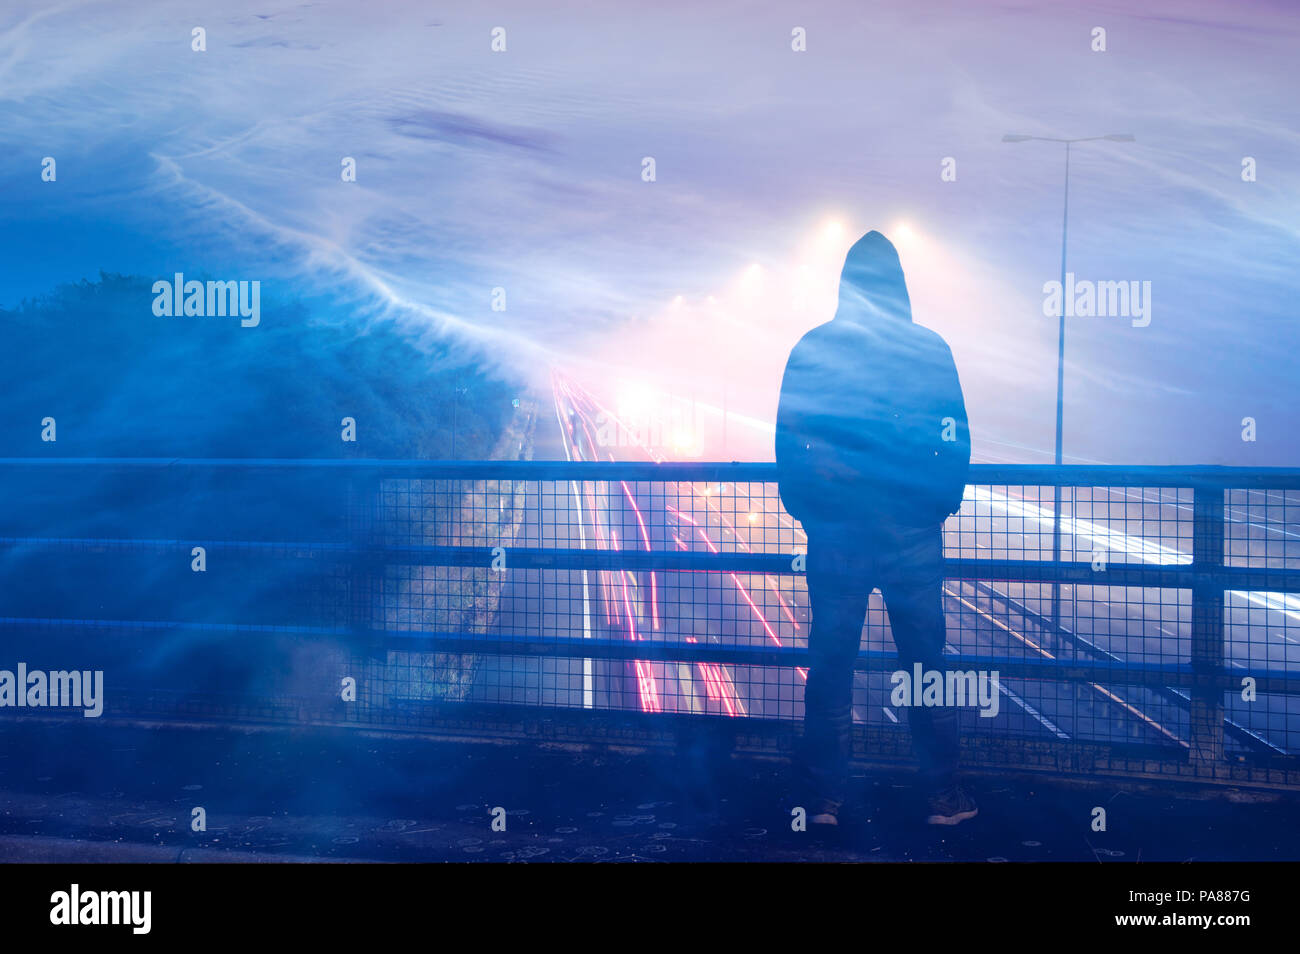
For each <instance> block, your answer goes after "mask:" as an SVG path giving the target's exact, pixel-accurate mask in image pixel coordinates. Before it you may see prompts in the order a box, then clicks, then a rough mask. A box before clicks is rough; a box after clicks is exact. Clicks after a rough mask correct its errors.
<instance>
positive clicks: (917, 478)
mask: <svg viewBox="0 0 1300 954" xmlns="http://www.w3.org/2000/svg"><path fill="white" fill-rule="evenodd" d="M776 462H777V473H778V481H779V484H780V491H781V500H782V502H783V503H784V504H785V507H786V509H787V510H788V511H789V512H790V514H791V515H792V516H794V517H795V518H797V519H798V520H799V521H800V523H802V524H803V528H804V532H805V533H807V535H808V556H807V576H808V593H809V599H810V601H811V603H812V630H811V633H810V635H809V637H808V648H809V651H810V653H811V654H812V664H811V665H810V667H809V669H808V683H807V686H806V688H805V691H804V738H803V752H802V754H801V755H802V757H801V762H802V767H803V771H804V774H805V777H806V778H805V781H806V785H807V788H808V789H809V791H808V792H807V793H806V794H808V795H809V796H810V797H811V800H812V801H811V806H810V808H809V814H810V816H811V821H812V822H813V823H814V824H816V825H833V824H837V823H838V822H837V816H838V812H839V809H840V806H841V804H842V803H843V802H844V800H845V797H846V794H847V791H846V790H847V788H848V763H849V755H850V745H851V729H852V722H853V716H852V703H853V678H854V669H853V663H854V660H855V658H856V657H857V654H858V647H859V643H860V641H861V638H862V625H863V619H864V616H865V615H866V610H867V600H868V598H869V597H870V595H871V591H872V590H873V589H874V588H876V587H879V588H880V591H881V595H882V596H883V597H884V600H885V606H886V609H887V610H888V613H889V622H890V628H891V630H892V632H893V636H894V643H895V644H896V645H897V647H898V655H899V662H900V664H901V668H903V669H905V670H907V671H908V672H909V673H910V672H911V671H912V667H913V665H914V664H915V663H918V662H919V663H920V664H921V666H922V668H923V670H924V671H927V672H929V671H937V672H944V670H945V666H944V662H943V647H944V638H945V622H944V615H943V596H942V587H943V564H942V557H943V530H942V528H943V522H944V520H946V519H947V517H948V515H949V514H952V513H955V512H956V511H957V509H958V508H959V507H960V506H961V498H962V493H963V491H964V489H965V484H966V474H967V469H968V467H969V465H970V432H969V429H968V426H967V422H966V405H965V401H964V399H963V397H962V391H961V382H960V381H959V380H958V377H957V368H956V366H955V364H954V363H953V359H952V353H951V352H950V351H949V350H948V346H947V344H945V343H944V340H943V339H942V338H941V337H939V335H938V334H936V333H935V332H933V331H930V330H929V329H927V328H923V327H921V326H919V325H915V324H913V323H912V308H911V303H910V301H909V299H908V295H907V284H906V283H905V281H904V279H903V269H902V266H901V265H900V264H899V260H898V252H897V251H896V250H895V249H894V246H893V245H892V244H891V243H890V241H889V240H888V239H887V238H885V237H884V236H883V235H881V234H880V233H879V232H868V233H867V234H866V235H864V236H863V237H862V238H861V239H859V240H858V241H857V242H856V243H855V244H854V246H853V247H852V248H851V249H849V253H848V257H847V258H846V259H845V262H844V271H843V273H842V274H841V276H840V294H839V307H838V309H837V311H836V312H835V317H834V319H833V320H831V321H829V322H827V323H826V324H823V325H819V326H818V327H816V328H814V329H813V330H812V331H809V332H808V333H807V334H806V335H804V336H803V338H802V339H800V341H799V343H798V344H797V345H796V346H795V348H794V350H793V351H792V352H790V360H789V362H788V363H787V364H786V369H785V378H784V380H783V381H782V383H781V403H780V407H779V409H778V412H777V422H776ZM908 722H909V725H910V727H911V731H912V739H913V748H914V751H915V753H916V756H917V760H918V762H919V763H920V768H921V777H922V780H923V782H924V784H925V786H926V795H927V801H928V817H927V821H929V822H930V823H931V824H946V825H955V824H957V823H958V822H961V821H963V820H965V819H967V818H971V817H974V815H975V814H976V807H975V803H974V801H973V800H972V799H971V798H970V797H969V796H968V795H967V794H966V793H965V792H964V791H962V789H961V788H960V787H959V786H958V785H957V779H956V771H957V753H958V749H957V712H956V710H955V709H953V708H951V707H948V706H940V707H912V708H909V709H908ZM823 830H824V829H823Z"/></svg>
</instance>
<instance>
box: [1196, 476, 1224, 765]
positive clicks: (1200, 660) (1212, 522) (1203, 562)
mask: <svg viewBox="0 0 1300 954" xmlns="http://www.w3.org/2000/svg"><path fill="white" fill-rule="evenodd" d="M1223 496H1224V489H1223V488H1222V487H1218V486H1213V485H1211V486H1199V485H1198V486H1196V487H1195V488H1193V490H1192V571H1193V573H1194V574H1195V578H1194V581H1193V584H1192V648H1191V665H1192V672H1193V673H1195V674H1196V675H1197V676H1198V677H1201V678H1200V679H1198V680H1197V682H1196V685H1194V686H1193V687H1192V704H1191V725H1190V733H1191V739H1190V744H1191V752H1190V753H1189V758H1190V760H1191V764H1192V767H1193V769H1194V770H1195V772H1196V774H1197V775H1200V776H1213V775H1214V774H1215V773H1216V772H1217V771H1218V770H1219V769H1220V767H1221V766H1222V765H1223V689H1222V688H1221V687H1219V686H1217V685H1215V684H1214V683H1213V681H1212V680H1213V678H1214V677H1215V676H1217V675H1219V674H1220V673H1221V672H1222V671H1223V661H1224V645H1223V643H1224V631H1223V581H1222V580H1212V579H1207V578H1206V575H1207V574H1215V573H1218V571H1219V570H1221V569H1223V536H1224V534H1223Z"/></svg>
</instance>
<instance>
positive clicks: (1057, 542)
mask: <svg viewBox="0 0 1300 954" xmlns="http://www.w3.org/2000/svg"><path fill="white" fill-rule="evenodd" d="M1103 139H1104V140H1106V141H1107V142H1134V141H1135V137H1134V136H1133V134H1132V133H1110V134H1109V135H1106V136H1087V137H1084V138H1081V139H1055V138H1052V137H1050V136H1024V135H1020V134H1018V133H1007V134H1006V135H1005V136H1003V137H1002V141H1003V142H1029V141H1031V140H1033V141H1035V142H1063V143H1065V203H1064V211H1063V212H1062V214H1061V317H1060V322H1059V326H1058V329H1057V335H1056V457H1055V461H1056V466H1058V467H1059V466H1061V421H1062V418H1063V416H1064V405H1065V238H1066V230H1067V228H1068V227H1069V224H1070V147H1071V146H1072V145H1074V144H1075V143H1076V142H1097V141H1099V140H1103ZM1057 479H1058V481H1059V479H1060V478H1059V475H1058V478H1057ZM1052 507H1053V509H1052V565H1053V566H1058V565H1059V564H1060V562H1061V485H1060V483H1059V482H1058V483H1057V484H1056V485H1055V488H1054V493H1053V505H1052ZM1060 616H1061V584H1060V581H1054V582H1053V583H1052V625H1053V626H1054V627H1059V626H1060V623H1061V619H1060Z"/></svg>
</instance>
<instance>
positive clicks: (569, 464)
mask: <svg viewBox="0 0 1300 954" xmlns="http://www.w3.org/2000/svg"><path fill="white" fill-rule="evenodd" d="M47 467H48V468H64V467H66V468H78V467H92V468H101V469H105V470H111V469H146V470H165V469H178V470H180V469H210V470H222V469H227V470H287V471H292V470H303V471H315V470H319V471H351V472H356V473H359V474H366V475H369V476H376V477H408V478H412V479H415V478H419V477H423V476H429V477H431V478H473V479H488V480H490V479H494V478H496V479H519V480H548V479H549V480H609V479H623V480H682V481H692V480H694V481H701V480H703V481H714V480H720V481H754V482H773V481H775V480H776V475H777V470H776V464H774V463H771V462H759V461H731V462H726V461H664V462H663V463H658V464H656V463H653V462H650V461H635V462H629V461H567V460H383V459H371V458H357V459H351V460H348V459H340V458H312V457H298V458H289V457H283V458H280V457H0V470H2V469H22V468H47ZM967 482H968V483H970V484H980V485H985V484H992V485H1025V486H1040V487H1041V486H1055V485H1057V484H1060V485H1061V486H1066V487H1106V486H1111V487H1117V486H1129V487H1136V486H1141V487H1194V486H1202V487H1223V488H1232V489H1243V488H1249V487H1266V488H1270V489H1292V488H1295V489H1300V467H1236V466H1220V465H1215V464H1195V465H1146V464H1133V465H1130V464H1061V465H1057V464H988V463H975V464H972V465H971V468H970V475H969V477H968V480H967Z"/></svg>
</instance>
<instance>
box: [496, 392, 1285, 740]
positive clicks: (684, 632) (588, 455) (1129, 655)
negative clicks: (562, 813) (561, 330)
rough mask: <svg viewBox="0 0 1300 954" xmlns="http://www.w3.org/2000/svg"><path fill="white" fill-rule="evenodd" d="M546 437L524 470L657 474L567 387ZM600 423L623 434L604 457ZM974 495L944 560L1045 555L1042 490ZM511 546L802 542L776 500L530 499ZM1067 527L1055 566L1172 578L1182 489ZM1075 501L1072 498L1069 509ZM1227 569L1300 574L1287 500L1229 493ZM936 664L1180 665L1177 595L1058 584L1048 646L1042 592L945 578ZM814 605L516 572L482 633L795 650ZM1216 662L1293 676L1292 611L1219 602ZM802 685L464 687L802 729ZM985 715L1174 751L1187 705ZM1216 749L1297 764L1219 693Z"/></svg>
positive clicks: (1141, 698)
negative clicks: (560, 464)
mask: <svg viewBox="0 0 1300 954" xmlns="http://www.w3.org/2000/svg"><path fill="white" fill-rule="evenodd" d="M554 407H555V416H554V423H553V426H552V427H549V428H547V427H543V426H542V425H541V424H540V423H539V427H538V445H537V447H536V448H535V453H534V456H535V457H537V458H567V459H571V460H593V459H599V460H637V461H645V460H647V459H650V460H658V459H662V458H661V456H660V452H659V451H658V450H656V449H655V448H651V447H644V446H637V443H636V440H635V435H632V433H631V428H630V427H624V425H622V423H621V422H619V421H618V418H617V416H616V415H615V414H614V413H613V412H612V411H610V410H609V408H608V407H606V406H604V405H602V403H601V402H600V401H599V399H598V398H596V397H595V396H594V395H592V394H590V393H589V392H587V391H586V390H585V389H583V388H582V387H581V386H580V385H578V384H577V383H576V382H573V381H571V380H568V379H566V378H564V377H562V376H558V375H557V376H556V378H555V388H554ZM611 422H613V423H614V425H616V426H618V427H623V428H624V429H623V430H622V431H619V432H617V433H618V434H619V436H620V439H619V440H616V441H611V440H609V435H610V433H611ZM1038 492H1039V489H1038V488H987V487H978V488H977V487H972V488H969V489H968V495H967V500H966V502H965V504H964V506H963V509H962V511H961V512H960V513H959V514H958V515H957V516H955V517H954V518H952V519H951V520H950V521H949V522H948V526H947V530H946V546H947V552H948V555H949V556H987V557H1011V558H1015V557H1016V556H1023V557H1025V558H1029V559H1040V558H1041V559H1048V558H1050V555H1051V507H1052V501H1051V491H1050V489H1048V488H1043V489H1042V493H1043V494H1044V497H1043V498H1042V499H1037V498H1034V497H1032V496H1029V495H1032V494H1036V493H1038ZM529 493H530V495H533V496H530V497H529V500H528V504H527V510H528V512H529V516H528V519H526V521H525V526H524V529H523V539H522V542H523V543H524V544H525V545H529V546H537V545H541V546H574V547H595V548H600V549H655V550H659V549H667V550H672V549H681V550H693V551H701V552H702V551H706V550H707V551H712V552H720V551H721V552H734V551H745V550H753V551H755V552H783V553H788V552H792V551H794V550H798V549H802V548H803V546H804V542H805V541H804V537H803V534H802V532H801V530H800V529H799V528H798V526H797V524H795V523H794V522H793V521H792V520H791V518H790V517H789V516H788V515H787V514H786V513H785V512H784V510H783V509H782V508H781V507H780V504H779V500H778V498H777V496H776V488H775V487H774V486H773V485H770V484H741V485H707V484H699V483H694V484H690V483H676V482H674V483H663V482H656V483H649V482H630V483H623V482H608V481H601V482H596V481H587V482H559V481H551V482H541V483H538V482H532V483H531V484H530V485H529ZM1075 494H1076V497H1075V500H1074V502H1073V506H1072V508H1069V507H1067V509H1066V511H1065V512H1066V513H1067V514H1068V515H1070V517H1069V519H1067V520H1065V521H1064V522H1063V527H1062V555H1063V558H1064V559H1067V560H1072V559H1077V560H1083V561H1088V560H1091V559H1092V558H1093V557H1094V555H1099V554H1101V553H1103V552H1104V554H1105V556H1106V559H1107V560H1108V561H1110V562H1112V563H1115V562H1146V563H1153V564H1159V563H1180V562H1181V563H1185V562H1189V561H1190V553H1191V539H1190V532H1191V501H1190V492H1189V491H1185V490H1173V489H1150V488H1148V489H1140V488H1139V489H1135V488H1092V489H1080V490H1078V491H1075ZM1068 502H1069V498H1068V496H1067V504H1068ZM1227 511H1228V519H1229V521H1230V523H1229V527H1228V537H1229V540H1230V553H1231V554H1233V555H1235V556H1236V557H1237V558H1238V559H1240V560H1242V561H1261V560H1262V559H1263V558H1264V556H1265V555H1267V556H1268V557H1269V559H1270V560H1272V561H1273V565H1281V562H1280V561H1281V560H1286V561H1287V563H1288V564H1290V565H1294V562H1295V561H1296V560H1297V559H1300V498H1298V497H1297V495H1295V494H1283V493H1280V492H1264V491H1258V492H1250V493H1246V492H1240V493H1238V494H1234V495H1233V497H1232V498H1230V501H1229V506H1228V508H1227ZM945 608H946V611H947V615H948V648H949V651H951V652H960V653H963V654H971V655H980V656H992V657H999V656H1000V657H1004V658H1006V657H1011V658H1020V657H1027V658H1035V657H1048V656H1050V657H1055V658H1080V659H1107V658H1110V659H1120V660H1133V661H1135V662H1136V661H1141V660H1146V661H1159V662H1184V663H1185V662H1186V661H1187V659H1188V653H1189V649H1190V631H1191V626H1190V594H1189V593H1188V592H1187V591H1180V590H1157V589H1138V588H1120V587H1105V586H1095V587H1094V586H1077V587H1076V586H1068V585H1067V586H1063V587H1062V594H1061V622H1062V631H1061V632H1056V631H1053V630H1052V629H1050V628H1049V627H1047V626H1046V625H1044V623H1045V619H1044V618H1045V617H1046V616H1047V615H1048V614H1049V613H1050V589H1049V587H1046V586H1042V585H1036V584H1008V583H1000V582H998V583H987V582H966V581H960V582H959V581H950V582H949V583H948V584H947V585H946V587H945ZM808 619H809V613H808V603H807V594H806V589H805V587H804V584H803V580H802V578H801V577H796V576H792V575H784V576H779V577H777V576H768V575H761V574H731V573H723V574H705V573H683V572H630V571H623V572H617V571H590V572H579V571H515V572H513V573H511V574H510V577H509V578H508V581H507V583H506V585H505V588H504V590H503V593H502V599H501V604H500V610H499V616H498V620H497V624H496V631H498V632H500V633H502V634H515V635H525V634H527V635H530V636H535V635H542V636H544V637H552V638H557V639H563V638H574V639H579V638H581V637H583V636H588V637H604V638H616V639H627V640H632V641H638V640H662V641H678V640H681V641H688V642H696V641H698V642H708V643H716V644H719V645H745V644H751V645H763V644H767V645H782V646H803V645H805V640H806V637H807V632H808ZM1225 624H1226V627H1227V632H1228V636H1229V641H1228V644H1227V662H1228V664H1229V665H1230V666H1231V667H1233V668H1234V669H1240V670H1241V671H1242V674H1243V675H1248V674H1249V673H1250V672H1251V671H1252V669H1260V668H1268V669H1274V670H1277V669H1289V668H1292V667H1295V666H1297V665H1300V599H1297V598H1296V597H1283V596H1281V595H1279V594H1261V593H1251V594H1245V593H1230V594H1229V596H1228V599H1227V603H1226V606H1225ZM864 648H868V649H878V650H886V651H892V649H893V646H892V642H891V641H890V639H889V636H888V621H887V615H886V613H885V607H884V606H883V603H882V602H881V601H880V599H879V595H878V594H875V595H873V597H872V603H871V608H870V609H869V611H868V616H867V621H866V626H865V628H864ZM804 676H805V673H804V672H803V671H802V670H799V669H793V668H775V667H756V666H741V665H722V664H702V663H697V664H686V663H681V664H678V663H664V662H649V661H639V662H621V661H606V660H594V659H584V658H582V657H581V656H574V657H571V658H570V657H562V658H549V659H538V658H524V657H513V658H511V659H509V660H495V659H494V660H490V665H488V666H487V667H486V668H485V669H481V670H480V672H479V673H478V674H477V675H476V677H475V686H474V689H473V693H474V697H475V698H478V699H482V700H491V701H502V702H504V701H510V702H519V703H527V704H541V705H562V706H586V707H592V706H595V707H623V708H636V709H641V710H643V711H674V712H697V713H698V712H703V713H711V714H717V715H724V716H753V717H761V718H781V719H790V718H798V717H800V716H801V715H802V694H803V682H804ZM1000 692H1001V697H1000V704H999V706H998V712H997V715H996V716H994V717H992V718H980V717H978V716H977V715H976V712H975V711H974V710H969V711H967V712H964V713H963V716H964V717H966V718H967V719H968V724H967V727H968V728H978V729H979V730H980V731H984V732H991V733H996V734H999V735H1005V734H1012V735H1017V736H1021V737H1028V738H1041V739H1060V740H1067V739H1073V740H1098V741H1100V740H1105V741H1111V742H1115V741H1123V740H1129V741H1132V742H1141V743H1146V744H1160V745H1165V746H1170V747H1179V746H1186V745H1187V743H1188V705H1187V696H1186V692H1185V691H1184V690H1177V689H1150V690H1149V689H1142V688H1134V687H1127V686H1102V685H1097V684H1083V685H1063V684H1058V683H1053V682H1043V681H1038V680H1025V679H1015V678H1010V677H1008V678H1003V679H1002V680H1001V681H1000ZM1226 706H1227V708H1226V717H1227V720H1228V733H1227V746H1228V749H1229V751H1230V752H1231V751H1234V750H1237V749H1239V748H1241V747H1243V746H1244V747H1248V748H1251V749H1258V750H1265V751H1274V752H1283V751H1287V752H1295V751H1296V750H1297V749H1300V712H1297V711H1296V708H1295V705H1294V704H1293V700H1291V699H1288V698H1285V697H1278V696H1271V697H1264V696H1261V697H1259V698H1258V699H1257V700H1256V701H1254V702H1253V703H1248V702H1244V701H1243V700H1242V699H1241V698H1240V695H1239V694H1237V693H1229V694H1227V702H1226ZM854 717H855V719H856V720H857V721H859V722H867V723H882V724H884V723H897V722H900V721H903V720H904V719H905V716H904V714H903V713H902V712H900V711H899V710H898V709H897V708H895V707H893V706H891V705H890V700H889V692H888V682H887V674H885V673H860V674H858V676H857V688H856V692H855V707H854Z"/></svg>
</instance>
